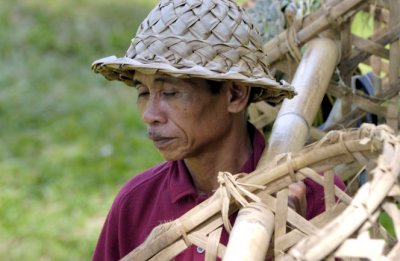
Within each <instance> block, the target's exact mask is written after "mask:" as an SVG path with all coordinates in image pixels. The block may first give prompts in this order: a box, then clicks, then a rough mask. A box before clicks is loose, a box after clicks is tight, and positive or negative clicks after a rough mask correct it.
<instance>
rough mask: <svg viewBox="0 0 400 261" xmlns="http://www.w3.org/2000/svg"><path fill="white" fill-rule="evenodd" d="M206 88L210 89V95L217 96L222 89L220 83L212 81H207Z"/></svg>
mask: <svg viewBox="0 0 400 261" xmlns="http://www.w3.org/2000/svg"><path fill="white" fill-rule="evenodd" d="M207 83H208V87H209V88H210V91H211V93H212V94H219V93H220V92H221V88H222V84H223V82H222V81H213V80H207Z"/></svg>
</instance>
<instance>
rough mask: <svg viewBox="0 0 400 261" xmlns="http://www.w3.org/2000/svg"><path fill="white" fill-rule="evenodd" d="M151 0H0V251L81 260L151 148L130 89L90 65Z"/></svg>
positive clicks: (0, 255)
mask: <svg viewBox="0 0 400 261" xmlns="http://www.w3.org/2000/svg"><path fill="white" fill-rule="evenodd" d="M155 2H156V1H155V0H150V1H145V0H136V1H135V0H113V1H107V0H5V1H0V61H1V63H0V260H24V259H26V260H89V259H90V258H91V255H92V251H93V248H94V246H95V243H96V241H97V237H98V234H99V232H100V229H101V227H102V225H103V222H104V219H105V216H106V215H107V212H108V209H109V207H110V205H111V203H112V200H113V198H114V196H115V195H116V193H117V191H118V189H119V188H120V187H121V186H122V184H123V183H124V182H126V181H127V180H128V179H129V178H130V177H132V176H133V175H134V174H136V173H137V172H139V171H141V170H143V169H145V168H147V167H149V166H151V165H153V164H154V163H155V162H159V161H160V160H161V157H160V156H159V154H158V153H157V152H156V151H155V150H154V149H153V148H152V145H151V143H150V142H149V141H148V140H147V139H146V130H145V126H144V125H143V124H142V123H141V122H140V117H139V115H138V113H137V111H136V104H135V103H136V93H135V91H134V89H133V88H122V87H123V84H122V83H118V82H108V81H106V80H105V79H104V78H103V77H102V76H101V75H96V74H94V73H93V72H92V71H91V69H90V65H91V63H92V62H93V61H94V60H96V59H98V58H101V57H105V56H109V55H113V54H115V55H117V56H122V55H124V52H125V50H126V49H127V48H128V46H129V44H130V40H131V38H132V37H133V35H134V34H135V32H136V29H137V27H138V25H139V23H140V22H141V21H142V20H143V18H144V17H145V15H146V14H147V13H148V11H149V10H150V9H151V8H152V6H153V5H154V3H155Z"/></svg>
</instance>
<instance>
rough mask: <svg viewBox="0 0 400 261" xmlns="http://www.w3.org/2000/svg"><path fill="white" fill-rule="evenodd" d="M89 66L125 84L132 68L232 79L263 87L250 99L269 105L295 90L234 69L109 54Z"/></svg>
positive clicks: (211, 78)
mask: <svg viewBox="0 0 400 261" xmlns="http://www.w3.org/2000/svg"><path fill="white" fill-rule="evenodd" d="M92 69H93V70H94V71H95V72H96V73H101V74H102V75H104V77H105V78H106V79H108V80H118V81H123V82H124V83H125V84H127V85H129V86H132V85H133V75H134V72H135V71H139V72H141V73H145V74H156V73H161V74H166V75H170V76H172V77H176V78H190V77H196V78H203V79H209V80H215V81H226V80H232V81H235V82H240V83H243V84H246V85H248V86H249V87H260V88H262V89H263V92H262V95H259V97H256V99H255V100H253V102H256V101H260V100H265V101H267V102H269V103H271V104H279V103H280V102H282V100H283V99H284V98H289V99H290V98H292V97H293V96H294V95H295V94H296V93H295V91H294V89H293V87H292V86H290V85H289V84H287V83H282V84H279V83H278V82H276V81H275V80H272V79H269V78H265V77H264V78H251V77H247V76H245V75H243V74H241V73H238V72H232V71H228V72H224V73H220V72H215V71H211V70H209V69H207V68H204V67H202V66H198V65H196V66H193V67H190V68H187V67H186V68H176V67H173V66H171V65H169V64H165V63H154V62H153V63H142V62H140V61H138V60H135V59H131V58H128V57H123V58H117V57H116V56H109V57H105V58H102V59H99V60H96V61H94V62H93V64H92Z"/></svg>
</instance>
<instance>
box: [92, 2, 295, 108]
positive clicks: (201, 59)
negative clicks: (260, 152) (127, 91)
mask: <svg viewBox="0 0 400 261" xmlns="http://www.w3.org/2000/svg"><path fill="white" fill-rule="evenodd" d="M267 64H268V62H267V56H266V54H265V53H264V52H263V51H262V44H261V37H260V35H259V33H258V32H257V30H256V28H255V26H254V25H253V23H252V21H251V19H250V18H249V16H248V15H247V14H246V12H244V11H243V9H242V8H240V7H238V6H237V5H236V4H235V3H234V2H233V1H230V0H161V1H160V3H159V4H158V5H157V6H156V7H155V8H154V9H153V10H152V11H151V12H150V13H149V15H148V16H147V18H146V19H145V20H144V21H143V22H142V24H141V25H140V27H139V30H138V32H137V34H136V36H135V37H134V38H133V39H132V42H131V45H130V47H129V49H128V51H127V52H126V55H125V57H123V58H117V57H115V56H110V57H106V58H103V59H100V60H97V61H95V62H94V63H93V65H92V68H93V70H94V71H95V72H98V73H101V74H103V75H104V76H105V77H106V78H107V79H109V80H120V81H123V82H125V83H126V84H128V85H132V79H133V74H134V72H135V71H136V70H138V71H141V72H143V73H151V74H154V73H163V74H167V75H171V76H173V77H178V78H187V77H199V78H205V79H210V80H217V81H221V80H232V81H236V82H241V83H244V84H246V85H248V86H250V87H261V88H260V89H261V90H262V91H261V92H260V93H259V94H258V95H255V97H254V98H253V101H259V100H266V101H267V102H269V103H271V104H278V103H280V102H281V101H282V100H283V99H284V98H285V97H287V98H291V97H293V96H294V94H295V93H294V90H293V88H292V87H291V86H290V85H288V84H279V83H277V82H276V81H275V80H274V79H273V77H272V76H271V75H270V73H269V71H268V65H267Z"/></svg>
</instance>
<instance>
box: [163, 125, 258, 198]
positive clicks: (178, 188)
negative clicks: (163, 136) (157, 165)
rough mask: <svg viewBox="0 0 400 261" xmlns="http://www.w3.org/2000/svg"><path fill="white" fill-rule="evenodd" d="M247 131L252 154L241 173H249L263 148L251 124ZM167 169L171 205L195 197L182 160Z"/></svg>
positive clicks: (188, 174) (194, 191)
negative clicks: (250, 141) (250, 140)
mask: <svg viewBox="0 0 400 261" xmlns="http://www.w3.org/2000/svg"><path fill="white" fill-rule="evenodd" d="M248 131H249V135H250V138H251V139H252V145H253V152H252V154H251V155H250V157H249V159H248V160H247V161H246V162H245V163H244V164H243V166H242V167H241V169H240V172H241V173H250V172H252V171H253V170H254V169H255V168H256V166H257V163H258V161H259V160H260V158H261V154H262V152H263V150H264V148H265V138H264V135H263V134H261V132H259V131H258V130H257V129H256V128H255V127H254V126H253V125H252V124H250V123H249V124H248ZM171 163H172V164H171V167H170V168H169V173H168V176H169V192H170V196H171V197H170V198H171V201H172V203H176V202H177V201H179V200H180V199H183V198H184V197H187V196H196V195H197V192H196V188H195V187H194V185H193V181H192V178H191V176H190V173H189V171H188V169H187V168H186V165H185V163H184V161H183V160H178V161H173V162H171Z"/></svg>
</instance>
